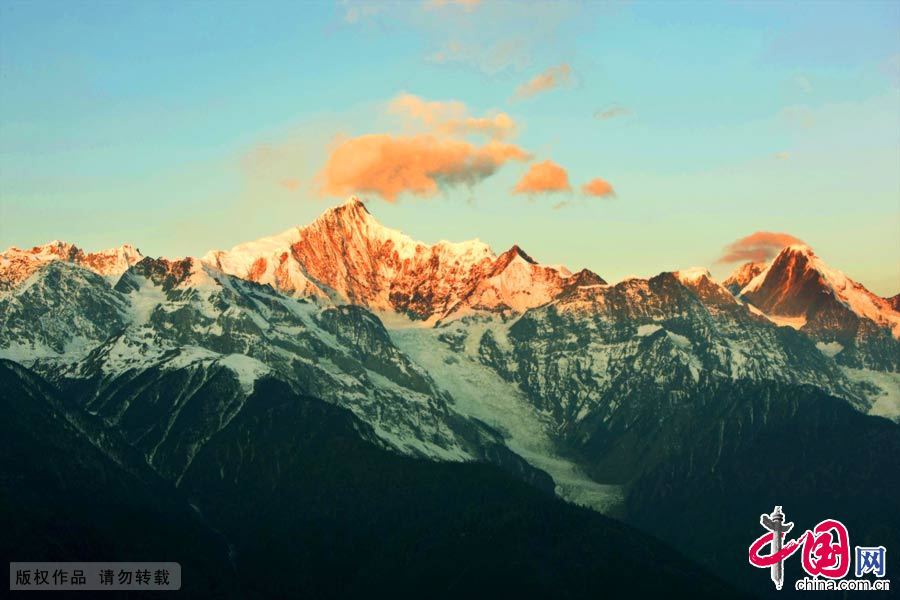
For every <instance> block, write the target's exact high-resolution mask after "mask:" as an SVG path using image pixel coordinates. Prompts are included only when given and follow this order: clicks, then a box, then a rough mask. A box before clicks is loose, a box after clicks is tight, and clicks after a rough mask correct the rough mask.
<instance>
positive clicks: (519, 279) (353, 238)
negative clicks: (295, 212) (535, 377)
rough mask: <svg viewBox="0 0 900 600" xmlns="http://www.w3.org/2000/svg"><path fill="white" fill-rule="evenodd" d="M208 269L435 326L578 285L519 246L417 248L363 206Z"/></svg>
mask: <svg viewBox="0 0 900 600" xmlns="http://www.w3.org/2000/svg"><path fill="white" fill-rule="evenodd" d="M202 260H203V261H204V262H205V263H207V264H209V265H212V266H214V267H216V268H218V269H221V270H222V271H224V272H226V273H228V274H231V275H235V276H237V277H241V278H244V279H249V280H251V281H256V282H259V283H266V284H270V285H272V286H273V287H275V288H276V289H278V290H279V291H282V292H285V293H288V294H291V295H294V296H300V297H303V296H312V297H316V298H321V299H325V300H330V301H333V302H336V303H352V304H358V305H361V306H365V307H367V308H370V309H373V310H376V311H391V312H397V313H401V314H404V315H406V316H408V317H410V318H413V319H417V320H424V321H431V322H434V321H437V320H439V319H442V318H446V317H447V316H449V315H451V314H459V313H461V312H465V311H469V310H473V309H479V310H486V311H503V310H512V311H516V312H522V311H524V310H527V309H528V308H532V307H534V306H538V305H540V304H544V303H546V302H548V301H550V300H551V299H553V298H554V297H556V296H557V295H558V294H559V293H561V292H562V291H563V290H564V289H565V288H566V284H567V282H568V280H569V279H570V277H571V273H570V272H569V271H568V270H567V269H565V268H564V267H549V266H543V265H540V264H538V263H537V262H536V261H534V260H533V259H532V258H531V257H529V256H528V255H527V254H525V252H524V251H522V250H521V249H520V248H518V246H513V247H512V248H510V249H509V250H508V251H507V252H504V253H503V254H501V255H500V256H497V255H495V254H494V253H493V251H492V250H491V249H490V247H488V246H487V244H485V243H483V242H481V241H479V240H469V241H466V242H457V243H454V242H447V241H440V242H437V243H435V244H426V243H424V242H419V241H415V240H413V239H412V238H410V237H409V236H407V235H406V234H404V233H402V232H400V231H397V230H395V229H390V228H388V227H385V226H383V225H382V224H381V223H379V222H378V221H377V220H376V219H375V218H374V217H373V216H372V215H371V213H369V211H368V209H366V207H365V205H364V204H363V203H362V202H361V201H360V200H359V199H358V198H357V197H355V196H354V197H351V198H350V199H349V200H347V201H346V202H345V203H343V204H342V205H340V206H337V207H334V208H331V209H328V210H326V211H325V212H324V213H323V214H322V215H320V216H319V217H318V218H317V219H316V220H315V221H313V222H312V223H310V224H309V225H306V226H304V227H294V228H292V229H289V230H287V231H285V232H283V233H281V234H278V235H275V236H272V237H268V238H262V239H260V240H256V241H253V242H248V243H245V244H240V245H238V246H235V247H234V248H232V249H231V250H227V251H214V252H210V253H208V254H207V255H206V256H204V257H203V259H202ZM579 275H580V276H581V277H582V278H584V277H586V276H587V275H586V274H579ZM594 279H596V280H599V277H597V276H594Z"/></svg>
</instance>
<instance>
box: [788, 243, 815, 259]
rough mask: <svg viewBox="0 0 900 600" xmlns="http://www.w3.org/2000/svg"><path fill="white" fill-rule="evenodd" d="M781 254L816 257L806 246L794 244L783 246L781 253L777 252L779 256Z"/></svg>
mask: <svg viewBox="0 0 900 600" xmlns="http://www.w3.org/2000/svg"><path fill="white" fill-rule="evenodd" d="M782 254H805V255H806V256H815V255H816V253H815V252H813V249H812V248H811V247H810V246H809V245H808V244H803V243H796V244H790V245H789V246H785V247H784V248H782V249H781V252H779V255H782Z"/></svg>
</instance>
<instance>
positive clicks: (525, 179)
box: [513, 160, 572, 194]
mask: <svg viewBox="0 0 900 600" xmlns="http://www.w3.org/2000/svg"><path fill="white" fill-rule="evenodd" d="M571 189H572V186H571V185H569V174H568V173H567V172H566V170H565V169H564V168H562V167H561V166H559V165H558V164H556V163H555V162H553V161H550V160H545V161H543V162H539V163H535V164H533V165H531V168H529V169H528V172H527V173H525V175H523V176H522V179H520V180H519V182H518V183H517V184H516V187H514V188H513V193H514V194H548V193H552V192H565V191H568V190H571Z"/></svg>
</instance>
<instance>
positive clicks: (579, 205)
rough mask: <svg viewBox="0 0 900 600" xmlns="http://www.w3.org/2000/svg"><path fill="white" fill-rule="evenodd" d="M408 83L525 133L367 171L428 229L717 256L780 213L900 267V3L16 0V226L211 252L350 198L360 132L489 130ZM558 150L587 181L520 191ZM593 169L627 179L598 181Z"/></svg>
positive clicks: (880, 278) (576, 177)
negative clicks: (423, 180)
mask: <svg viewBox="0 0 900 600" xmlns="http://www.w3.org/2000/svg"><path fill="white" fill-rule="evenodd" d="M542 73H548V75H547V77H545V78H544V79H539V80H536V81H534V82H533V85H532V86H531V87H526V86H527V84H528V82H530V81H533V80H535V78H536V77H538V76H539V75H540V74H542ZM554 84H555V85H554ZM404 93H405V94H413V95H415V96H417V97H419V98H421V99H423V100H425V101H440V102H450V101H457V102H460V103H462V104H463V105H464V106H463V107H462V108H460V105H456V107H457V111H459V110H462V111H463V116H464V117H485V116H495V115H496V114H497V113H500V112H502V113H505V114H506V115H508V116H509V117H510V118H511V119H512V120H513V121H514V122H515V124H516V129H515V132H514V134H513V135H510V136H507V137H506V138H504V139H503V140H502V143H505V144H509V145H514V146H515V147H516V148H519V149H521V150H522V151H523V152H527V153H528V154H529V155H530V156H531V157H532V159H531V160H530V161H529V162H526V161H518V160H510V161H508V162H505V163H504V164H502V165H500V166H499V168H498V169H497V170H496V172H495V173H493V174H491V175H490V176H487V177H483V175H484V174H485V173H483V172H482V173H481V174H480V175H477V176H476V175H472V174H471V173H470V172H468V171H466V172H465V173H463V174H461V175H460V174H459V173H455V172H454V174H453V175H452V176H451V175H447V174H446V173H445V175H447V176H445V177H443V178H438V179H439V181H438V183H439V184H440V185H439V186H438V189H437V191H436V192H435V193H433V194H431V195H427V196H420V195H416V194H413V193H400V194H399V195H398V196H397V197H396V198H394V199H393V202H389V201H387V200H386V199H384V198H381V197H379V195H378V194H377V193H373V192H369V193H364V194H361V195H362V196H363V198H364V199H366V200H367V201H368V204H369V208H370V211H371V212H372V213H373V214H374V215H375V216H376V217H377V218H378V219H379V220H381V221H382V223H384V224H386V225H389V226H392V227H395V228H399V229H402V230H403V231H405V232H407V233H409V234H410V235H412V236H413V237H415V238H417V239H421V240H424V241H426V242H434V241H437V240H439V239H449V240H454V241H457V240H464V239H469V238H474V237H478V238H480V239H482V240H484V241H486V242H488V243H489V244H491V246H492V247H493V248H494V249H495V251H498V252H499V251H502V250H504V249H506V248H507V247H509V246H510V245H512V244H513V243H518V244H519V245H520V246H522V247H523V248H524V249H525V250H526V251H528V252H529V253H530V254H531V255H532V256H534V257H535V258H536V259H538V260H540V261H541V262H545V263H549V264H557V263H562V264H566V265H567V266H569V267H570V268H572V269H573V270H575V269H578V268H582V267H588V268H590V269H592V270H594V271H596V272H598V273H599V274H600V275H602V276H603V277H604V278H606V279H608V280H610V281H616V280H618V279H620V278H622V277H623V276H626V275H630V274H637V275H642V276H646V275H652V274H656V273H658V272H660V271H664V270H674V269H678V268H687V267H690V266H694V265H703V266H709V267H711V268H712V269H713V273H714V274H716V275H720V276H721V275H724V274H725V273H727V272H728V271H730V270H731V268H732V266H733V265H724V264H717V263H716V260H717V259H718V258H719V257H720V256H721V255H722V253H723V248H725V247H726V246H727V245H728V244H730V243H732V242H733V241H735V240H736V239H738V238H742V237H744V236H747V235H749V234H751V233H753V232H756V231H772V232H784V233H788V234H790V235H793V236H795V237H797V238H800V239H802V240H804V241H806V242H807V243H808V244H810V245H811V246H812V247H813V248H814V249H815V250H816V252H817V253H818V254H819V255H820V256H821V257H822V258H823V259H824V260H825V261H826V262H828V263H829V264H831V265H832V266H833V267H835V268H839V269H841V270H843V271H845V272H846V273H848V274H849V275H850V276H851V277H853V278H855V279H857V280H859V281H861V282H862V283H864V284H865V285H867V286H868V287H870V289H872V291H874V292H876V293H879V294H882V295H892V294H896V293H898V292H900V3H897V2H878V3H876V2H853V3H850V2H847V3H834V2H830V3H815V2H802V3H774V2H767V3H746V4H744V3H736V2H719V3H714V2H702V3H686V2H659V3H649V2H647V3H644V2H632V3H624V4H622V3H599V2H592V3H584V4H578V3H572V4H567V3H552V4H551V3H546V4H539V3H503V2H491V1H490V0H483V1H482V2H452V1H446V2H441V1H434V0H432V1H430V2H413V1H409V2H403V3H395V4H387V3H359V2H337V3H325V2H322V3H313V2H308V3H297V2H291V3H278V2H253V3H251V2H230V3H212V2H194V3H175V2H159V3H156V2H129V3H125V2H121V3H109V2H103V3H91V2H81V1H80V2H58V3H57V2H34V1H30V2H21V3H20V2H10V1H9V0H7V1H5V2H3V3H2V4H0V247H2V248H5V247H8V246H11V245H17V246H20V247H27V246H32V245H35V244H39V243H44V242H46V241H49V240H52V239H63V240H66V241H71V242H74V243H76V244H78V245H80V246H82V247H84V248H86V249H88V250H95V249H100V248H104V247H110V246H116V245H119V244H121V243H123V242H130V243H132V244H134V245H136V246H138V247H140V248H141V250H142V251H143V252H144V253H145V254H149V255H166V256H180V255H202V254H203V253H205V252H206V251H207V250H209V249H212V248H229V247H231V246H233V245H235V244H237V243H239V242H242V241H247V240H251V239H255V238H258V237H261V236H264V235H269V234H273V233H277V232H279V231H282V230H284V229H286V228H288V227H290V226H292V225H295V224H304V223H306V222H308V221H310V220H312V219H313V218H314V217H315V216H316V215H317V214H318V213H320V212H321V211H322V210H324V209H325V208H326V207H328V206H330V205H333V204H336V203H338V202H340V201H342V200H343V197H338V196H336V195H328V192H329V188H332V191H333V188H335V185H329V181H328V177H327V176H326V175H325V174H323V173H324V171H323V170H324V169H325V167H326V164H327V163H328V161H329V157H330V156H331V154H332V153H333V152H335V151H336V150H337V149H339V148H340V147H341V144H345V143H347V142H348V141H351V142H352V141H354V140H355V139H357V138H358V137H359V136H363V135H366V134H382V135H383V136H385V137H383V138H379V139H389V140H390V141H392V143H393V141H396V140H404V139H414V138H415V137H416V136H417V135H418V136H421V135H430V136H431V137H430V138H428V139H429V140H432V141H434V144H436V145H437V146H440V147H443V146H441V145H442V144H457V145H458V144H466V145H469V146H470V147H471V148H474V149H476V150H478V149H479V148H483V147H484V145H485V144H487V143H488V141H487V140H486V139H485V138H484V137H483V136H482V137H478V136H470V135H468V134H461V133H459V132H456V133H447V132H446V131H443V130H442V131H440V132H438V131H437V130H427V131H423V130H422V124H421V123H419V125H418V127H419V129H415V128H416V127H417V125H416V123H415V122H414V119H410V118H409V117H408V116H407V117H404V116H403V115H402V114H397V113H396V112H392V111H391V110H390V103H391V101H392V100H393V99H395V98H397V97H398V95H400V94H404ZM441 106H445V105H441ZM604 113H606V116H608V117H609V118H601V116H603V115H604ZM497 143H500V142H497ZM415 148H418V147H415ZM415 148H414V149H415ZM416 151H417V150H416ZM335 155H336V156H337V154H335ZM399 156H400V158H402V157H403V155H402V154H401V155H399ZM429 160H434V161H437V162H439V163H440V162H441V161H443V160H445V157H444V155H442V154H441V155H435V156H434V157H432V158H431V159H429ZM546 160H550V161H552V162H553V163H555V164H556V165H559V166H561V167H562V168H563V169H565V171H566V173H567V176H568V180H569V183H570V186H571V191H550V192H545V193H531V194H528V193H526V194H514V193H512V190H513V189H514V187H515V186H516V185H517V182H519V181H520V180H521V179H522V177H523V176H524V175H525V173H526V172H527V171H528V169H529V168H530V167H531V166H532V165H534V164H536V163H540V162H542V161H546ZM442 164H443V163H442ZM340 166H341V167H342V168H343V167H344V166H345V165H340ZM439 168H444V167H439ZM450 168H452V165H451V167H450ZM454 177H456V178H454ZM598 177H599V178H602V179H604V180H606V181H608V182H609V183H610V184H611V185H612V187H613V188H614V189H615V192H616V195H615V196H604V197H593V196H586V195H584V194H582V193H581V191H580V188H581V186H582V184H584V183H586V182H588V181H589V180H591V179H594V178H598ZM351 179H352V181H351V184H352V183H353V182H356V183H359V182H360V177H355V178H351ZM459 179H464V180H465V181H464V182H462V183H459ZM454 182H456V183H458V185H452V184H453V183H454ZM332 183H333V182H332ZM341 196H343V194H341ZM560 204H562V205H563V206H562V207H559V205H560Z"/></svg>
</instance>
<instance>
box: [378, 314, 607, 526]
mask: <svg viewBox="0 0 900 600" xmlns="http://www.w3.org/2000/svg"><path fill="white" fill-rule="evenodd" d="M397 324H398V325H399V323H397ZM504 329H505V327H504V325H503V324H502V323H500V322H499V321H498V320H497V319H496V318H494V317H481V318H470V320H468V321H466V322H464V321H462V320H456V321H454V322H453V323H452V325H450V326H449V327H445V328H441V329H434V328H422V327H415V326H414V325H412V324H409V326H406V327H395V328H392V329H391V330H390V334H391V338H392V339H393V340H394V343H396V344H397V346H398V347H399V348H400V349H401V350H402V351H404V352H405V353H406V354H407V355H408V356H409V357H410V358H412V359H413V360H414V361H415V362H416V363H418V364H419V365H421V366H422V367H423V368H424V369H425V370H426V371H428V372H429V373H432V374H433V376H434V378H435V380H436V382H437V384H438V385H439V386H440V387H441V388H442V389H444V390H446V391H447V392H448V393H450V395H451V396H452V397H453V399H454V402H453V404H452V408H453V410H455V411H457V412H459V413H460V414H462V415H465V416H467V417H473V418H476V419H478V420H480V421H483V422H485V423H487V424H488V425H490V426H491V427H493V428H495V429H497V430H499V431H500V432H501V433H502V434H503V436H504V441H505V443H506V445H507V446H508V447H509V448H510V449H511V450H512V451H513V452H515V453H516V454H518V455H519V456H521V457H523V458H525V460H527V461H528V462H529V463H531V464H532V465H533V466H535V467H537V468H539V469H542V470H544V471H546V472H547V473H549V474H550V476H551V477H553V480H554V482H555V483H556V491H557V494H558V495H560V496H561V497H563V498H565V499H567V500H569V501H571V502H575V503H576V504H581V505H584V506H589V507H591V508H593V509H595V510H598V511H600V512H609V511H611V510H614V509H615V508H616V507H617V506H618V505H619V504H620V503H621V502H622V499H623V496H622V490H621V487H620V486H617V485H605V484H602V483H598V482H596V481H594V480H592V479H591V478H590V477H589V476H588V475H586V474H585V473H584V471H583V470H582V469H581V468H580V467H579V466H578V465H577V464H576V463H575V462H573V461H572V460H570V459H567V458H564V457H562V456H561V455H560V453H559V452H558V450H557V449H556V447H555V442H554V441H553V434H552V432H553V422H552V419H550V418H549V417H548V415H545V414H542V413H541V412H539V411H536V410H535V408H534V405H533V404H532V403H531V402H530V401H529V399H528V398H527V395H526V394H525V392H524V391H523V390H522V389H521V388H519V387H518V386H516V385H515V384H514V383H512V382H509V381H507V380H505V379H503V378H501V377H498V376H497V373H496V372H495V371H493V370H492V369H490V368H489V367H487V366H485V365H484V364H482V363H481V361H480V359H479V345H478V343H477V342H478V340H480V339H481V335H479V334H478V332H481V333H482V334H483V332H484V331H487V330H495V331H496V335H497V336H501V335H502V333H500V332H501V331H503V330H504ZM463 332H464V333H463ZM461 333H463V335H465V339H466V342H465V344H464V345H463V346H461V347H458V348H456V349H454V347H453V346H452V345H448V344H447V342H446V341H444V340H447V339H448V338H452V337H453V336H454V335H459V334H461Z"/></svg>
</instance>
